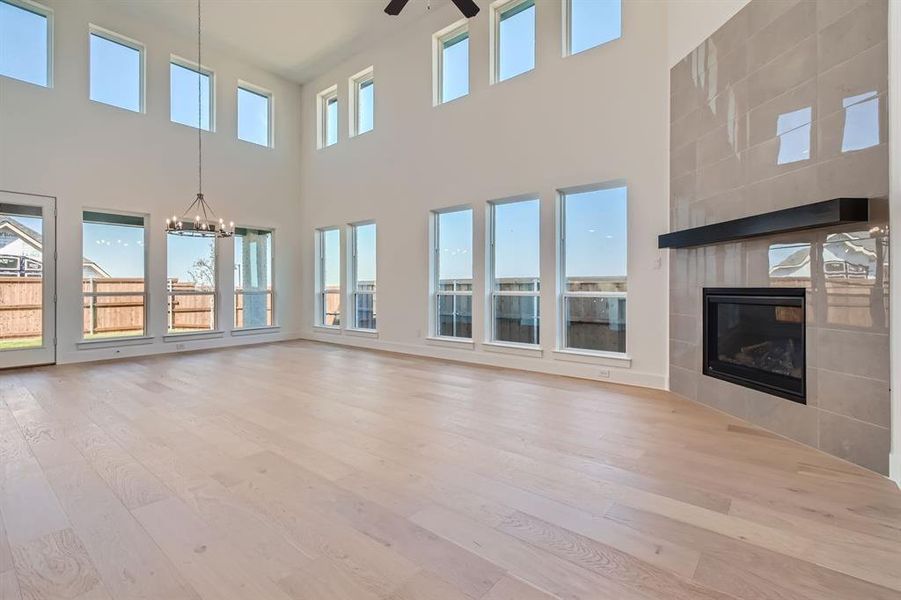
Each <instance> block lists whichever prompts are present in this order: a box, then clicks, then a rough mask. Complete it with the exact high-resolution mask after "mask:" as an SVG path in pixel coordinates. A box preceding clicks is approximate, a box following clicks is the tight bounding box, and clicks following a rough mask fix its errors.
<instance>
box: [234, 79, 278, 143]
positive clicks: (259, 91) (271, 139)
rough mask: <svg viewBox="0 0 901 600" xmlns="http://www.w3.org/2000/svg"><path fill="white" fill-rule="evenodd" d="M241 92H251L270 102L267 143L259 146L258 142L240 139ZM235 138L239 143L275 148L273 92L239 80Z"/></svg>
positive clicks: (236, 93) (268, 105)
mask: <svg viewBox="0 0 901 600" xmlns="http://www.w3.org/2000/svg"><path fill="white" fill-rule="evenodd" d="M239 90H244V91H245V92H250V93H251V94H256V95H257V96H262V97H264V98H266V100H267V101H268V102H267V104H266V107H267V110H268V114H267V115H266V124H267V125H268V127H267V131H266V138H267V139H266V143H265V144H258V143H256V142H252V141H250V140H245V139H242V138H240V137H238V131H239V130H240V129H239V127H238V119H239V116H238V108H237V107H238V92H239ZM235 138H236V139H237V140H238V141H241V142H246V143H248V144H252V145H254V146H256V147H257V148H270V149H272V148H275V94H273V93H272V91H271V90H267V89H266V88H264V87H260V86H258V85H254V84H252V83H249V82H247V81H244V80H243V79H239V80H238V85H237V87H236V88H235Z"/></svg>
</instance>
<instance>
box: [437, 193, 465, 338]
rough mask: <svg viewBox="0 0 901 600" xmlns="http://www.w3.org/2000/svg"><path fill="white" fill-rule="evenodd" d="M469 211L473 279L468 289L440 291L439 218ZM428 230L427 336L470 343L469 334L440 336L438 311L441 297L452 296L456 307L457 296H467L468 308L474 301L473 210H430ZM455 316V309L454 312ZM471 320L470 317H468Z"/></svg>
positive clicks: (457, 208)
mask: <svg viewBox="0 0 901 600" xmlns="http://www.w3.org/2000/svg"><path fill="white" fill-rule="evenodd" d="M465 211H469V213H470V222H471V223H472V226H471V227H472V228H471V231H470V234H471V235H472V246H471V247H470V263H471V269H472V270H473V278H472V281H471V282H470V289H469V290H468V291H467V290H457V289H454V290H452V291H446V290H441V288H440V280H441V227H440V217H441V215H443V214H448V213H457V212H465ZM430 218H431V223H430V228H429V236H430V239H431V253H430V261H429V264H430V268H431V275H430V277H429V320H430V323H429V336H430V337H434V338H438V339H442V340H451V341H461V340H465V341H472V340H473V338H474V335H472V334H470V335H469V337H464V336H458V335H452V336H451V335H442V334H441V322H440V311H439V308H438V306H439V303H440V302H441V297H442V296H453V297H454V303H455V305H456V298H457V297H458V296H464V297H465V296H468V297H469V298H470V306H472V300H473V299H474V295H473V292H474V291H475V289H474V288H475V259H474V256H473V254H474V247H475V210H474V209H473V207H472V205H471V204H461V205H458V206H450V207H447V208H439V209H435V210H432V211H431V212H430ZM454 313H455V314H456V309H455V310H454ZM470 318H471V317H470Z"/></svg>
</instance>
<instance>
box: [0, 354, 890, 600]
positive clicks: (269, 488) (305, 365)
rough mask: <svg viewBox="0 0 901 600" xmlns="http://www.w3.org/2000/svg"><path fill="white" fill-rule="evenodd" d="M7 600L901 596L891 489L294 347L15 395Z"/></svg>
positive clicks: (532, 381)
mask: <svg viewBox="0 0 901 600" xmlns="http://www.w3.org/2000/svg"><path fill="white" fill-rule="evenodd" d="M0 459H2V480H0V597H2V599H3V600H18V599H19V598H20V597H21V598H26V599H51V598H66V599H79V600H87V599H91V600H94V599H112V600H127V599H131V598H141V599H152V600H156V599H158V600H179V599H198V598H203V599H205V600H231V599H235V600H268V599H272V600H284V599H288V598H303V599H328V600H332V599H335V600H346V599H354V600H356V599H360V600H368V599H377V598H382V599H392V600H466V599H469V600H477V599H485V600H546V599H549V598H564V599H576V598H592V599H594V598H598V599H600V598H604V599H608V598H609V599H615V600H628V599H633V598H635V599H649V598H660V599H667V600H669V599H676V600H679V599H688V598H704V599H729V598H739V599H758V598H762V599H774V600H775V599H779V600H795V599H810V600H824V599H825V600H829V599H838V598H848V599H854V600H864V599H887V598H901V493H899V491H898V489H897V488H896V487H895V486H894V484H892V483H891V482H889V481H887V480H885V479H883V478H881V477H879V476H877V475H875V474H873V473H869V472H867V471H865V470H863V469H860V468H857V467H855V466H852V465H850V464H847V463H844V462H841V461H839V460H837V459H834V458H831V457H829V456H827V455H824V454H822V453H819V452H817V451H815V450H813V449H810V448H806V447H803V446H800V445H798V444H796V443H794V442H790V441H787V440H784V439H781V438H778V437H776V436H774V435H770V434H768V433H766V432H764V431H761V430H759V429H756V428H754V427H752V426H749V425H747V424H745V423H742V422H740V421H738V420H736V419H734V418H731V417H728V416H725V415H722V414H719V413H716V412H713V411H711V410H709V409H706V408H704V407H701V406H698V405H695V404H692V403H690V402H687V401H684V400H681V399H679V398H677V397H675V396H672V395H670V394H667V393H663V392H654V391H649V390H640V389H634V388H626V387H617V386H612V385H603V384H598V383H594V382H588V381H580V380H574V379H566V378H562V377H553V376H543V375H534V374H527V373H522V372H516V371H506V370H498V369H489V368H480V367H473V366H465V365H460V364H453V363H446V362H440V361H431V360H426V359H420V358H415V357H407V356H400V355H392V354H381V353H374V352H367V351H362V350H353V349H347V348H341V347H336V346H330V345H325V344H314V343H308V342H289V343H282V344H273V345H266V346H257V347H252V348H244V349H233V350H222V351H215V352H206V353H195V354H182V355H178V356H169V357H160V358H149V359H140V360H125V361H120V362H110V363H97V364H88V365H78V366H63V367H48V368H39V369H32V370H19V371H8V372H2V373H0Z"/></svg>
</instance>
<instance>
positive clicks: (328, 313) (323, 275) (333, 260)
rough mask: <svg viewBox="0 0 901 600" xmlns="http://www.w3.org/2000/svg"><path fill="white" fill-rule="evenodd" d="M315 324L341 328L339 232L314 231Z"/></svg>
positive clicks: (335, 229)
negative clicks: (315, 262) (315, 271)
mask: <svg viewBox="0 0 901 600" xmlns="http://www.w3.org/2000/svg"><path fill="white" fill-rule="evenodd" d="M316 261H317V264H316V270H317V273H316V324H317V325H319V326H321V327H340V326H341V230H340V229H338V228H337V227H332V228H328V229H318V230H317V231H316Z"/></svg>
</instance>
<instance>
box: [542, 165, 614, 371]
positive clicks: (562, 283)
mask: <svg viewBox="0 0 901 600" xmlns="http://www.w3.org/2000/svg"><path fill="white" fill-rule="evenodd" d="M617 188H626V231H625V238H626V257H625V258H626V282H628V281H629V187H628V184H627V182H626V180H624V179H617V180H613V181H607V182H604V183H596V184H588V185H581V186H575V187H569V188H563V189H559V190H557V302H556V304H557V350H558V351H561V352H570V353H576V354H586V355H590V356H602V357H611V358H628V357H629V331H630V327H629V311H628V305H629V300H628V294H629V292H628V285H627V286H626V291H625V292H572V291H569V290H568V289H567V285H566V196H567V195H571V194H582V193H586V192H597V191H602V190H611V189H617ZM567 298H623V299H625V301H626V307H627V310H626V321H625V323H626V351H625V352H614V351H610V350H591V349H588V348H575V347H571V346H570V345H569V340H568V339H567V328H566V323H567V320H568V314H567V309H566V306H567V303H566V299H567Z"/></svg>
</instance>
